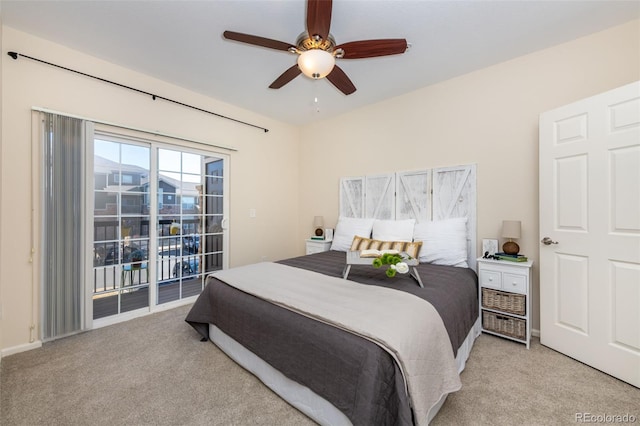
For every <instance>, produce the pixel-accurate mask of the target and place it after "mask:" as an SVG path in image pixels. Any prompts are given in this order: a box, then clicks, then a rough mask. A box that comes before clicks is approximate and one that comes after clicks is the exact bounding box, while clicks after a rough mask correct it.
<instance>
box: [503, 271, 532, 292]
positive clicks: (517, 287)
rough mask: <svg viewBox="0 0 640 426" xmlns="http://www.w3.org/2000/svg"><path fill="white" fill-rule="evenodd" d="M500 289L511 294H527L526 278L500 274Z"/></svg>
mask: <svg viewBox="0 0 640 426" xmlns="http://www.w3.org/2000/svg"><path fill="white" fill-rule="evenodd" d="M502 289H503V290H504V291H511V292H513V293H522V294H526V293H527V277H525V276H524V275H514V274H502Z"/></svg>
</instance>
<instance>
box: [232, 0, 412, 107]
mask: <svg viewBox="0 0 640 426" xmlns="http://www.w3.org/2000/svg"><path fill="white" fill-rule="evenodd" d="M331 8H332V1H331V0H308V1H307V31H306V32H303V33H302V34H300V36H298V39H297V40H296V44H295V45H292V44H290V43H285V42H283V41H278V40H272V39H270V38H265V37H260V36H255V35H251V34H244V33H238V32H234V31H225V32H224V33H223V35H224V38H226V39H228V40H235V41H239V42H241V43H247V44H253V45H255V46H261V47H268V48H270V49H275V50H284V51H287V52H290V53H295V54H297V55H298V61H297V63H296V64H295V65H293V66H292V67H291V68H289V69H288V70H286V71H285V72H283V73H282V74H281V75H280V76H279V77H278V78H276V79H275V80H274V81H273V83H271V85H270V86H269V87H270V88H271V89H279V88H281V87H282V86H284V85H285V84H287V83H289V82H290V81H291V80H293V79H294V78H296V77H297V76H298V75H299V74H301V73H302V74H304V75H306V76H307V77H309V78H313V79H320V78H324V77H326V78H327V80H329V81H330V82H331V83H332V84H333V85H334V86H336V87H337V88H338V89H339V90H340V91H341V92H342V93H344V94H345V95H350V94H352V93H353V92H355V91H356V86H354V85H353V83H352V82H351V80H350V79H349V77H347V74H345V72H344V71H343V70H342V69H341V68H340V67H339V66H337V65H335V60H336V59H360V58H373V57H376V56H387V55H397V54H400V53H404V52H405V50H407V40H405V39H403V38H397V39H378V40H361V41H352V42H348V43H343V44H340V45H336V42H335V39H334V38H333V36H332V35H331V34H330V33H329V27H330V26H331Z"/></svg>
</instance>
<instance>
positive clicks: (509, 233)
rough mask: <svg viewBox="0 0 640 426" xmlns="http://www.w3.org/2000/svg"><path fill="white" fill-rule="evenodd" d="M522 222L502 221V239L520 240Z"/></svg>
mask: <svg viewBox="0 0 640 426" xmlns="http://www.w3.org/2000/svg"><path fill="white" fill-rule="evenodd" d="M520 227H521V222H520V221H519V220H503V221H502V238H513V239H516V240H517V239H518V238H520Z"/></svg>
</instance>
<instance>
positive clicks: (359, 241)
mask: <svg viewBox="0 0 640 426" xmlns="http://www.w3.org/2000/svg"><path fill="white" fill-rule="evenodd" d="M421 246H422V241H415V242H412V241H380V240H374V239H371V238H364V237H360V236H358V235H356V236H355V237H353V242H352V243H351V248H350V249H349V250H351V251H362V250H398V251H399V252H405V253H407V254H408V255H409V256H411V257H412V258H414V259H417V258H418V255H419V253H420V247H421Z"/></svg>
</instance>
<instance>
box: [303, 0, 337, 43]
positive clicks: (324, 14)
mask: <svg viewBox="0 0 640 426" xmlns="http://www.w3.org/2000/svg"><path fill="white" fill-rule="evenodd" d="M331 8H332V4H331V0H309V1H308V2H307V32H308V33H309V37H311V38H313V36H314V35H319V36H320V37H322V39H323V40H327V37H329V27H330V26H331Z"/></svg>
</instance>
